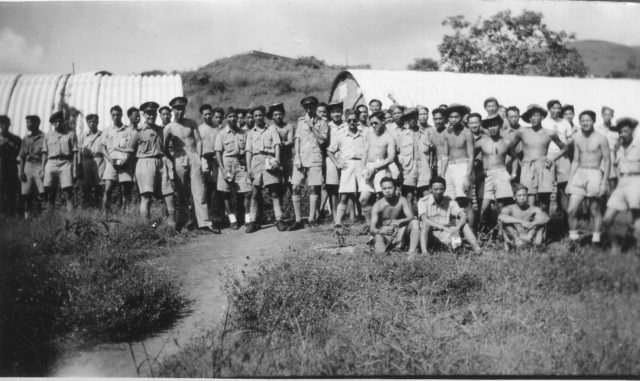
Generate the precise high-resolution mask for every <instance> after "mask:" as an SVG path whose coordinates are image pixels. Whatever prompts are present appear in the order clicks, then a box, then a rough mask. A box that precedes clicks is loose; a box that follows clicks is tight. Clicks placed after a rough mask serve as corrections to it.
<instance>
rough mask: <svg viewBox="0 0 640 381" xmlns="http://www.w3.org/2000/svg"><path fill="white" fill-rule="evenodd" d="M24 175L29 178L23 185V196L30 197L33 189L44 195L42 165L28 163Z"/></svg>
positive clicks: (25, 165) (39, 163)
mask: <svg viewBox="0 0 640 381" xmlns="http://www.w3.org/2000/svg"><path fill="white" fill-rule="evenodd" d="M24 174H25V176H27V181H26V182H24V183H22V195H23V196H26V195H30V194H31V193H33V188H34V187H35V188H36V189H37V190H38V193H40V194H42V193H44V185H43V183H42V163H41V162H35V161H27V162H26V163H25V164H24Z"/></svg>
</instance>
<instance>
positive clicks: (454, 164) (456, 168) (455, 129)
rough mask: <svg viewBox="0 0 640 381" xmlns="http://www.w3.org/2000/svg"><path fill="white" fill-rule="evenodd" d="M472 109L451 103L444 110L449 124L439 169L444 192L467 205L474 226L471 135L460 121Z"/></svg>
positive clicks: (462, 206)
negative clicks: (445, 184)
mask: <svg viewBox="0 0 640 381" xmlns="http://www.w3.org/2000/svg"><path fill="white" fill-rule="evenodd" d="M470 111H471V110H470V109H469V107H467V106H463V105H459V104H452V105H450V106H448V107H447V108H446V110H445V111H444V116H445V117H446V118H447V119H448V120H449V128H448V129H447V131H446V132H445V133H444V134H443V136H444V139H445V145H444V155H443V156H444V157H443V160H442V173H444V174H445V177H444V178H445V181H446V182H447V190H446V195H447V196H449V197H450V198H451V199H452V200H455V201H456V202H457V203H458V205H460V207H461V208H463V209H466V213H467V216H469V223H470V225H471V226H472V227H473V226H475V215H474V212H473V210H472V205H471V193H470V192H471V174H472V171H473V151H474V148H473V135H472V133H471V131H469V130H468V129H466V128H465V127H464V125H463V124H462V117H463V115H467V114H469V112H470Z"/></svg>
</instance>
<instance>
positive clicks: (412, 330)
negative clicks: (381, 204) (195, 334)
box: [160, 243, 640, 377]
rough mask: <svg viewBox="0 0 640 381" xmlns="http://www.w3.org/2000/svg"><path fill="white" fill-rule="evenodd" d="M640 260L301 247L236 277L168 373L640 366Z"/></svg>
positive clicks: (632, 369) (593, 370)
mask: <svg viewBox="0 0 640 381" xmlns="http://www.w3.org/2000/svg"><path fill="white" fill-rule="evenodd" d="M639 275H640V261H639V260H638V258H636V257H634V256H633V255H631V254H630V255H626V256H619V257H615V258H611V257H609V256H608V254H607V253H605V252H602V251H599V250H594V249H584V250H578V251H576V252H570V251H568V250H567V245H566V244H565V243H557V244H553V245H552V246H551V247H549V248H548V249H547V251H546V252H544V253H540V252H537V251H523V252H519V253H510V254H507V253H504V252H497V251H496V252H490V253H488V254H486V255H484V256H482V257H469V256H466V255H461V256H456V255H452V254H449V253H444V252H440V253H436V254H435V255H432V256H422V257H419V258H418V259H417V260H415V261H407V259H406V258H404V257H403V256H401V255H391V256H372V255H369V254H366V253H364V252H361V251H355V252H354V253H353V254H348V255H345V254H344V253H342V254H339V253H335V252H329V251H324V252H323V251H304V252H297V251H296V252H292V253H290V254H289V255H287V256H286V257H285V258H283V259H282V260H279V261H275V262H269V261H267V262H264V263H263V264H262V265H261V266H260V267H259V268H258V270H257V271H256V272H255V274H253V275H249V276H245V275H243V276H241V277H232V278H231V279H230V280H229V282H228V283H227V288H226V290H227V293H228V297H229V301H230V306H231V308H230V314H229V316H228V319H227V320H226V321H225V323H224V325H223V326H218V327H217V328H215V329H212V330H211V331H210V332H208V333H207V335H205V336H203V337H202V338H200V339H198V340H196V341H194V342H192V343H191V345H189V346H187V347H185V348H184V350H183V351H182V352H181V353H180V354H178V355H176V356H174V357H172V358H170V359H168V360H166V361H165V362H164V364H163V366H162V369H160V375H161V376H165V377H202V376H207V377H211V376H222V377H225V376H243V377H244V376H353V375H362V376H379V375H394V376H403V375H452V374H459V375H462V374H485V375H496V374H503V375H504V374H510V375H523V374H526V375H529V374H548V375H591V374H593V375H613V374H624V375H634V374H635V375H637V374H638V373H639V372H640V364H639V363H638V362H637V359H638V358H640V357H639V356H640V342H638V340H637V337H638V334H640V323H638V321H639V318H640V311H639V310H638V309H637V308H636V306H637V303H638V301H640V297H639V295H638V285H639V284H640V277H639Z"/></svg>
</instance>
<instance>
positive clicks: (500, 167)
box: [485, 165, 507, 172]
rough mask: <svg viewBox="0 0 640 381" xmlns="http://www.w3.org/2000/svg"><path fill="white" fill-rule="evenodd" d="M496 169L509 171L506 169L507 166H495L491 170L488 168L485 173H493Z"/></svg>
mask: <svg viewBox="0 0 640 381" xmlns="http://www.w3.org/2000/svg"><path fill="white" fill-rule="evenodd" d="M494 169H507V167H506V166H504V165H494V166H493V167H491V168H487V169H486V170H485V171H487V172H488V171H493V170H494Z"/></svg>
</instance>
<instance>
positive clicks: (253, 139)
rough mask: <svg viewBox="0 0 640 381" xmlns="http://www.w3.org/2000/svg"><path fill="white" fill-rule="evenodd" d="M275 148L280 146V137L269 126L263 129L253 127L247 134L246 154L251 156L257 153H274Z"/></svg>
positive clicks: (273, 127)
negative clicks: (249, 153) (248, 153)
mask: <svg viewBox="0 0 640 381" xmlns="http://www.w3.org/2000/svg"><path fill="white" fill-rule="evenodd" d="M276 146H282V142H281V141H280V135H279V134H278V131H277V130H276V129H275V126H273V125H271V126H269V127H265V128H259V127H253V128H252V129H251V131H249V133H248V134H247V146H246V149H247V152H251V153H252V154H254V155H255V154H258V153H275V148H276Z"/></svg>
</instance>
